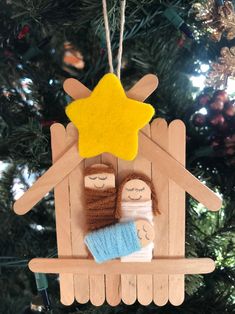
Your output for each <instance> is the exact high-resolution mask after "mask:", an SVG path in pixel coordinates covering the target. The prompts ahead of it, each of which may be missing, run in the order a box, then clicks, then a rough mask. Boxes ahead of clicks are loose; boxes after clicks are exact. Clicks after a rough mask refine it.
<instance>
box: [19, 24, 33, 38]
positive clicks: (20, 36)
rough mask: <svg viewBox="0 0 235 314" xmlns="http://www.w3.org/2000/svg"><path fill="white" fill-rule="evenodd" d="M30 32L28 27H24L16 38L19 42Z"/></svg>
mask: <svg viewBox="0 0 235 314" xmlns="http://www.w3.org/2000/svg"><path fill="white" fill-rule="evenodd" d="M29 31H30V28H29V25H24V26H23V28H22V30H21V31H20V32H19V34H18V36H17V38H18V39H19V40H21V39H23V38H24V37H25V36H26V35H27V34H28V33H29Z"/></svg>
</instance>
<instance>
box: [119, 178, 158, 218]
mask: <svg viewBox="0 0 235 314" xmlns="http://www.w3.org/2000/svg"><path fill="white" fill-rule="evenodd" d="M135 179H137V180H142V181H144V182H145V183H146V184H147V185H148V186H149V187H150V190H151V198H152V207H153V214H154V215H156V214H161V213H160V211H159V209H158V203H157V194H156V191H155V188H154V185H153V183H152V181H151V179H150V178H149V177H148V176H146V175H145V174H143V173H139V172H133V173H130V174H129V175H127V176H126V177H125V179H124V180H123V181H122V183H121V184H120V186H119V189H118V195H117V209H116V215H115V216H116V218H118V219H120V218H121V212H122V190H123V187H124V185H125V184H126V183H127V182H128V181H130V180H135Z"/></svg>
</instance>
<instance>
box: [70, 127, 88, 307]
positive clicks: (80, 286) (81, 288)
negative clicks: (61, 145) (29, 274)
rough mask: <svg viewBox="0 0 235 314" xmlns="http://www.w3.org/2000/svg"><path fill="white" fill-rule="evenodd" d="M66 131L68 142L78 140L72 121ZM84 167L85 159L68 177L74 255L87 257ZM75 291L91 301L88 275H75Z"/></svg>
mask: <svg viewBox="0 0 235 314" xmlns="http://www.w3.org/2000/svg"><path fill="white" fill-rule="evenodd" d="M66 131H67V142H69V143H72V142H74V141H76V142H77V140H78V132H77V129H76V128H75V126H74V125H73V124H72V123H69V124H68V125H67V128H66ZM83 168H84V161H82V162H81V163H80V164H79V165H78V166H77V167H75V169H74V170H73V171H72V172H71V173H70V174H69V176H68V178H69V193H70V208H71V242H72V256H74V257H80V258H87V250H86V247H85V245H84V242H83V238H84V229H85V214H84V204H83V189H84V185H83ZM74 293H75V298H76V300H77V301H78V302H79V303H86V302H88V301H89V280H88V276H87V275H84V274H79V275H77V274H75V275H74Z"/></svg>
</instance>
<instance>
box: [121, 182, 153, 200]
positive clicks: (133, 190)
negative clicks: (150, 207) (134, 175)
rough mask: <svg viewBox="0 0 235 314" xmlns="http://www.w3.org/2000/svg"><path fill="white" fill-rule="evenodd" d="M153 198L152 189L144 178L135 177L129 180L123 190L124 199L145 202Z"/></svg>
mask: <svg viewBox="0 0 235 314" xmlns="http://www.w3.org/2000/svg"><path fill="white" fill-rule="evenodd" d="M150 200H151V189H150V187H149V186H148V185H147V184H146V183H145V182H144V181H142V180H139V179H133V180H130V181H128V182H127V183H126V184H125V185H124V187H123V190H122V201H124V202H144V201H150Z"/></svg>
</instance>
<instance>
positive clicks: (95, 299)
mask: <svg viewBox="0 0 235 314" xmlns="http://www.w3.org/2000/svg"><path fill="white" fill-rule="evenodd" d="M100 163H101V156H97V157H94V158H87V159H85V167H88V166H91V165H94V164H100ZM89 282H90V301H91V303H92V304H94V305H96V306H100V305H102V304H103V303H104V301H105V276H104V274H98V275H90V277H89Z"/></svg>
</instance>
